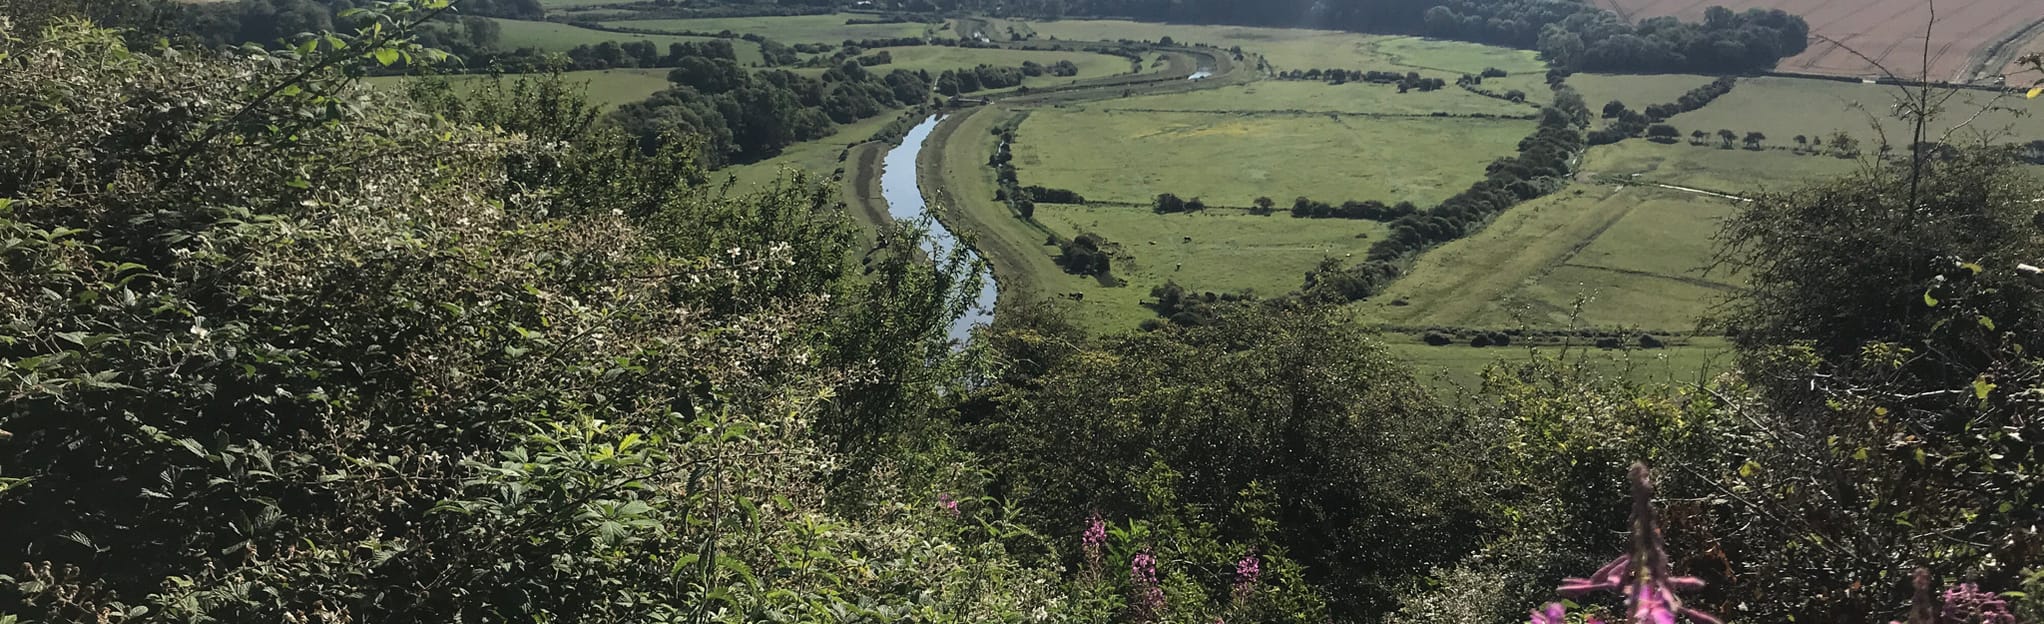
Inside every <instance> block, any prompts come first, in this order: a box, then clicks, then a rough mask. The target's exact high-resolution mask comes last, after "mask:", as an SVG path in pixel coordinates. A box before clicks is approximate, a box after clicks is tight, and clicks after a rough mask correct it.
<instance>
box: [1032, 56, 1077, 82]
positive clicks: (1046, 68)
mask: <svg viewBox="0 0 2044 624" xmlns="http://www.w3.org/2000/svg"><path fill="white" fill-rule="evenodd" d="M1046 74H1047V75H1051V76H1059V77H1071V76H1077V75H1079V66H1078V65H1077V64H1075V63H1073V62H1071V61H1068V60H1060V61H1058V62H1056V63H1052V64H1050V65H1044V64H1042V63H1038V62H1036V61H1023V62H1022V75H1024V76H1028V77H1031V78H1034V77H1037V76H1043V75H1046Z"/></svg>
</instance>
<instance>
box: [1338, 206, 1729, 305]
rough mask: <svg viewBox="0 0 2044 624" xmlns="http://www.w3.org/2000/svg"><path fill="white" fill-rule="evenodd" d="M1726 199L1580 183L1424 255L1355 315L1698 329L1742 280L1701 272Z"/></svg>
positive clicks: (1725, 207) (1724, 213)
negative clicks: (1711, 311) (1701, 322)
mask: <svg viewBox="0 0 2044 624" xmlns="http://www.w3.org/2000/svg"><path fill="white" fill-rule="evenodd" d="M1733 209H1734V204H1733V203H1732V202H1731V201H1730V200H1723V199H1716V198H1710V197H1705V196H1699V195H1694V194H1688V193H1682V192H1678V191H1671V190H1665V189H1658V188H1653V187H1642V186H1629V187H1606V186H1598V185H1594V184H1577V185H1574V186H1572V187H1571V188H1570V189H1567V190H1564V191H1562V192H1561V193H1558V194H1556V195H1552V196H1549V197H1545V198H1541V199H1537V200H1534V201H1531V202H1527V203H1525V204H1522V205H1519V206H1517V207H1514V208H1512V209H1511V210H1509V211H1506V212H1505V213H1504V214H1503V215H1501V216H1499V217H1498V218H1497V219H1496V220H1495V221H1494V222H1493V223H1491V224H1490V226H1489V227H1487V228H1485V229H1484V230H1483V231H1481V232H1478V233H1477V234H1475V235H1473V236H1470V237H1467V238H1463V239H1461V240H1457V241H1455V242H1451V243H1448V244H1447V245H1443V246H1441V247H1439V248H1437V249H1434V250H1432V251H1429V252H1427V253H1426V254H1424V255H1422V256H1420V258H1419V260H1418V261H1417V262H1416V263H1415V264H1414V266H1413V267H1412V269H1411V270H1410V271H1408V272H1407V274H1406V275H1405V276H1404V277H1402V278H1400V279H1399V280H1398V281H1396V282H1394V283H1392V285H1391V287H1390V288H1388V289H1386V290H1385V291H1384V292H1383V293H1380V294H1379V295H1377V296H1376V297H1373V298H1371V299H1369V300H1367V301H1364V302H1362V303H1360V304H1357V308H1358V314H1359V316H1360V317H1361V318H1362V319H1364V320H1366V321H1369V322H1375V323H1383V324H1388V325H1394V326H1402V327H1425V326H1444V327H1476V328H1489V329H1508V328H1515V327H1529V328H1538V329H1563V328H1571V327H1607V328H1619V327H1631V328H1642V329H1647V330H1653V331H1661V332H1687V331H1693V330H1695V329H1696V327H1697V320H1698V319H1699V318H1701V317H1703V316H1704V315H1706V314H1707V313H1709V312H1710V310H1711V309H1712V308H1713V306H1715V305H1717V304H1718V303H1719V302H1720V301H1722V300H1723V299H1724V297H1725V296H1726V295H1727V294H1728V293H1729V292H1730V291H1731V290H1732V289H1733V288H1734V287H1736V286H1737V285H1738V284H1739V282H1738V280H1737V277H1736V276H1729V275H1725V274H1723V273H1718V272H1713V273H1706V272H1705V271H1703V269H1704V267H1705V266H1706V265H1708V264H1709V262H1710V260H1711V252H1712V249H1713V247H1712V246H1713V244H1714V243H1713V237H1714V236H1715V234H1716V233H1717V231H1718V228H1719V224H1720V221H1721V219H1723V218H1724V217H1725V216H1727V215H1729V214H1731V211H1732V210H1733ZM1579 303H1580V307H1578V305H1579Z"/></svg>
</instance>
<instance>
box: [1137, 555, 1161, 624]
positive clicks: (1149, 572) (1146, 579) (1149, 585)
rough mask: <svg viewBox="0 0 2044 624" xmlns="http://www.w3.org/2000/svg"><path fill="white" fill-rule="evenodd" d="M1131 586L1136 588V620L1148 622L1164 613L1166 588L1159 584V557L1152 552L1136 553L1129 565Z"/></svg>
mask: <svg viewBox="0 0 2044 624" xmlns="http://www.w3.org/2000/svg"><path fill="white" fill-rule="evenodd" d="M1128 576H1129V584H1131V585H1134V586H1135V592H1136V600H1135V607H1136V619H1137V620H1141V621H1147V620H1150V619H1153V618H1155V617H1156V616H1157V615H1159V614H1161V613H1163V612H1164V588H1163V587H1162V586H1160V585H1158V584H1157V557H1156V556H1154V555H1151V554H1150V551H1147V550H1145V551H1143V552H1139V553H1136V556H1135V558H1134V559H1131V560H1130V561H1129V564H1128Z"/></svg>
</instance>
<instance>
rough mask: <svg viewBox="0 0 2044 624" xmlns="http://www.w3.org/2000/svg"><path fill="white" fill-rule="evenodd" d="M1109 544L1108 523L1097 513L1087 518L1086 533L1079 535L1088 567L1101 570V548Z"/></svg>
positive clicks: (1080, 545)
mask: <svg viewBox="0 0 2044 624" xmlns="http://www.w3.org/2000/svg"><path fill="white" fill-rule="evenodd" d="M1106 543H1107V521H1106V520H1102V519H1100V514H1098V513H1095V514H1093V515H1092V516H1088V517H1087V518H1086V532H1085V533H1082V534H1080V535H1079V547H1080V548H1082V549H1084V550H1085V551H1086V565H1088V566H1090V567H1091V568H1092V569H1096V570H1097V569H1099V568H1100V547H1101V546H1103V545H1105V544H1106Z"/></svg>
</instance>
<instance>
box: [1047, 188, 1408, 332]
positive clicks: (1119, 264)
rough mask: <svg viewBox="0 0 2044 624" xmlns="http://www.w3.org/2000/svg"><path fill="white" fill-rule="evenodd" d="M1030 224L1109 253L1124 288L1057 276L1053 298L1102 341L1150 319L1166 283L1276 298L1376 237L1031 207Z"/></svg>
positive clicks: (1307, 226) (1202, 217)
mask: <svg viewBox="0 0 2044 624" xmlns="http://www.w3.org/2000/svg"><path fill="white" fill-rule="evenodd" d="M1036 220H1037V221H1039V222H1041V223H1043V224H1044V225H1045V226H1047V227H1049V228H1050V230H1051V231H1052V232H1055V233H1056V234H1058V235H1059V236H1061V237H1064V238H1072V237H1077V236H1078V235H1080V234H1085V233H1093V234H1098V235H1100V236H1102V237H1104V238H1106V239H1107V240H1108V241H1109V242H1110V243H1113V244H1114V245H1116V246H1118V247H1119V249H1120V250H1121V252H1120V253H1119V254H1117V259H1116V261H1115V263H1114V276H1115V277H1116V278H1117V279H1119V280H1122V281H1125V282H1128V284H1129V285H1127V286H1121V287H1108V286H1103V285H1101V283H1100V281H1099V280H1095V279H1092V278H1086V277H1078V276H1058V278H1057V279H1055V280H1054V281H1053V282H1052V283H1053V284H1055V288H1056V291H1057V292H1071V293H1078V294H1081V295H1084V298H1083V299H1081V300H1079V301H1077V302H1074V303H1070V304H1068V306H1069V308H1070V309H1071V311H1072V312H1073V314H1074V316H1075V317H1076V318H1078V319H1082V320H1083V321H1084V322H1086V323H1087V324H1088V325H1089V326H1091V327H1093V328H1096V329H1098V330H1102V331H1113V330H1119V329H1126V328H1129V327H1134V326H1135V325H1136V324H1138V323H1141V322H1142V321H1143V320H1145V319H1150V318H1155V317H1156V314H1155V313H1154V312H1151V311H1149V310H1148V309H1145V308H1143V307H1142V303H1143V301H1145V300H1148V299H1150V289H1151V288H1154V287H1156V286H1162V285H1164V283H1165V282H1167V281H1173V282H1177V283H1178V284H1179V285H1181V286H1184V287H1185V288H1186V289H1187V290H1192V291H1196V292H1217V293H1226V292H1240V291H1247V292H1252V293H1258V294H1262V295H1268V296H1274V295H1282V294H1284V293H1285V292H1286V291H1289V290H1291V289H1294V288H1298V286H1299V282H1300V281H1301V279H1302V277H1303V276H1304V275H1305V274H1306V272H1307V271H1309V270H1311V269H1312V268H1313V267H1314V266H1315V265H1317V264H1319V263H1320V261H1321V260H1322V259H1324V258H1330V257H1332V258H1340V257H1342V256H1344V255H1346V254H1349V253H1353V252H1354V251H1357V250H1359V249H1360V248H1362V247H1364V246H1365V245H1364V243H1365V242H1366V241H1367V239H1369V238H1375V237H1378V236H1380V235H1381V234H1382V233H1383V231H1384V227H1383V225H1381V224H1378V223H1376V222H1372V221H1350V220H1341V221H1332V222H1330V221H1320V220H1307V219H1293V218H1291V217H1286V216H1262V217H1259V216H1252V215H1249V214H1247V213H1244V212H1242V211H1235V210H1218V211H1208V212H1205V213H1192V214H1172V215H1158V214H1154V213H1152V212H1150V211H1149V210H1148V209H1143V208H1130V207H1126V206H1091V207H1089V206H1060V205H1039V206H1037V209H1036Z"/></svg>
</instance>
